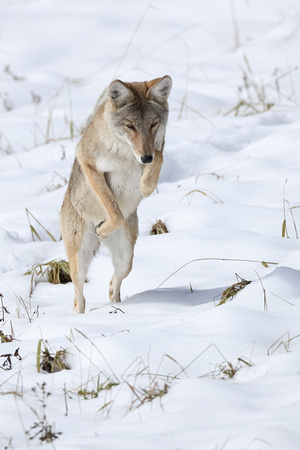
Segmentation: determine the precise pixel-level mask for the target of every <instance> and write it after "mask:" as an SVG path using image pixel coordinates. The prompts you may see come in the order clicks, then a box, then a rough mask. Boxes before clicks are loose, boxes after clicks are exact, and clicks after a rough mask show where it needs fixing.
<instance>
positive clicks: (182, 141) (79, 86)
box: [0, 0, 300, 450]
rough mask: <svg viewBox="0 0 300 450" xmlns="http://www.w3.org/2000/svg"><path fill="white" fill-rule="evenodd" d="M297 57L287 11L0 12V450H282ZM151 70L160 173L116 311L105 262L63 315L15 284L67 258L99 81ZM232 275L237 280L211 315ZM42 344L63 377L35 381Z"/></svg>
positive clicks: (205, 5)
mask: <svg viewBox="0 0 300 450" xmlns="http://www.w3.org/2000/svg"><path fill="white" fill-rule="evenodd" d="M299 56H300V5H299V1H297V0H285V1H279V0H224V1H221V0H211V1H209V2H208V1H205V0H198V1H196V0H185V1H182V0H179V1H171V0H161V1H158V0H152V1H150V2H148V1H141V0H139V1H138V0H131V1H130V2H125V1H121V0H110V1H109V2H108V1H104V0H87V1H86V2H83V1H80V0H64V1H62V0H0V120H1V121H0V293H1V294H2V296H3V297H2V305H0V308H1V310H0V319H1V322H0V330H1V331H2V333H3V335H5V336H7V335H13V337H14V338H15V339H14V340H12V341H11V342H8V343H5V342H3V343H0V366H1V370H0V405H1V407H0V448H1V449H12V448H13V449H23V448H24V449H26V448H36V447H39V446H40V445H41V440H40V437H41V433H40V434H37V435H36V436H35V434H36V433H38V432H39V431H40V430H41V428H43V426H46V425H48V426H49V428H50V430H51V431H52V433H54V434H55V435H56V437H57V438H56V439H54V440H53V442H52V443H44V444H43V445H46V446H51V447H52V448H56V449H71V448H72V449H85V448H91V449H104V450H115V449H123V450H127V449H128V450H129V449H130V450H132V449H145V450H146V449H147V450H148V449H149V450H150V449H151V450H153V449H154V450H161V449H164V450H192V449H197V450H198V449H200V450H221V449H222V450H242V449H247V450H254V449H262V450H264V449H268V450H269V449H276V450H282V449H285V450H299V449H300V244H299V239H298V235H299V234H300V173H299V171H300V98H299V89H300V75H299V73H300V71H299V70H297V67H298V65H299ZM165 74H169V75H171V76H172V78H173V82H174V87H173V90H172V92H171V96H170V102H169V105H170V118H169V125H168V130H167V136H166V147H165V162H164V166H163V170H162V173H161V177H160V183H159V185H158V191H157V192H156V193H155V194H153V195H152V196H151V197H150V198H148V199H144V200H143V201H142V203H141V205H140V207H139V210H138V214H139V223H140V235H139V238H138V241H137V245H136V250H135V259H134V265H133V270H132V272H131V274H130V275H129V276H128V278H127V279H126V280H125V281H124V283H123V287H122V300H123V301H122V303H121V304H120V305H118V306H119V308H120V310H115V309H114V308H112V306H110V304H109V302H108V283H109V279H110V276H111V274H112V264H111V260H110V256H109V253H108V251H107V249H105V247H103V248H102V249H101V251H100V252H99V254H98V255H97V256H96V257H95V259H94V261H93V263H92V265H91V267H90V270H89V273H88V280H89V282H88V283H86V285H85V296H86V300H87V312H86V314H84V315H76V314H75V313H74V312H73V309H72V308H73V285H72V284H71V283H68V284H65V285H63V284H61V285H53V284H50V283H49V282H47V281H42V280H39V279H36V280H35V283H36V284H35V286H34V289H32V288H31V276H30V275H24V274H25V272H26V271H28V270H29V269H30V268H31V267H32V265H34V264H42V263H45V262H48V261H50V260H52V259H56V258H58V259H64V258H66V254H65V250H64V245H63V242H62V241H61V240H60V229H59V211H60V207H61V203H62V200H63V196H64V192H65V189H66V183H67V180H68V177H69V174H70V170H71V166H72V163H73V159H74V151H75V147H76V143H77V142H78V140H79V139H80V134H81V133H82V131H83V129H84V127H85V125H86V123H87V121H88V120H89V117H91V115H92V114H93V112H94V109H95V106H96V104H97V102H98V101H99V99H101V98H103V94H104V92H105V88H106V87H107V85H108V84H109V83H110V82H111V81H112V80H113V79H114V78H120V79H122V80H124V81H134V80H135V81H142V80H150V79H152V78H156V77H159V76H163V75H165ZM26 209H27V210H28V211H29V212H30V213H31V214H32V216H31V215H29V218H30V222H31V224H32V226H34V228H35V229H36V231H37V232H38V234H39V236H40V239H41V240H38V239H37V237H35V240H34V241H33V239H32V234H31V230H30V226H29V221H28V217H27V215H26ZM33 216H34V218H36V219H37V220H38V221H39V223H40V224H41V225H42V226H43V227H44V228H45V229H46V230H48V231H49V232H50V233H51V234H52V235H53V237H54V238H55V239H56V241H53V240H52V239H51V238H50V236H49V235H48V234H47V233H46V231H45V229H44V228H43V227H42V226H41V225H39V224H38V222H37V221H36V220H35V219H34V218H33ZM159 219H160V220H162V221H163V222H164V223H165V224H166V226H167V228H168V230H169V233H168V234H163V235H156V236H152V235H150V230H151V227H152V225H153V224H154V223H155V222H156V221H157V220H159ZM284 221H285V222H284ZM284 223H285V225H286V226H285V227H284V226H283V225H284ZM195 259H197V260H198V261H195V262H191V261H193V260H195ZM253 261H254V262H253ZM255 261H256V262H255ZM189 262H191V263H190V264H187V263H189ZM262 262H269V263H273V264H268V267H265V266H266V264H262ZM185 264H187V265H186V266H185V267H183V268H181V267H182V266H184V265H185ZM179 268H181V270H179V271H178V272H176V273H174V272H175V271H176V270H177V269H179ZM173 273H174V274H173ZM172 274H173V275H172ZM236 274H238V276H239V277H241V278H243V279H245V280H248V281H251V283H250V284H248V285H247V286H245V288H244V289H243V290H241V291H240V292H239V293H238V294H237V295H236V296H235V297H234V298H233V299H231V300H230V299H229V300H228V301H227V302H226V303H225V304H223V305H221V306H217V305H218V303H219V302H220V296H221V294H222V292H223V291H224V289H226V288H228V287H229V286H231V285H233V284H234V283H236V282H237V278H236ZM170 275H172V276H171V277H170V278H168V277H169V276H170ZM167 278H168V279H167ZM166 279H167V280H166ZM165 280H166V281H165ZM158 286H160V287H159V288H158ZM41 339H42V340H43V341H42V342H44V343H46V341H47V343H48V349H49V350H50V351H51V352H52V353H53V354H55V352H56V351H59V350H62V349H64V350H66V351H67V360H68V363H69V365H70V370H63V371H60V372H57V373H53V374H49V373H47V372H43V371H42V372H41V373H38V370H37V352H38V350H37V347H38V343H39V342H41V341H40V340H41ZM16 349H19V355H20V357H21V358H22V359H21V360H20V359H18V358H17V357H16V356H11V357H10V359H11V365H12V367H11V370H5V369H8V368H9V366H8V365H7V364H5V363H7V362H8V361H7V356H3V355H9V354H11V355H14V353H15V351H16ZM42 349H43V347H42ZM231 375H234V376H233V377H230V376H231ZM111 382H112V383H115V384H116V385H114V386H111V385H108V383H111ZM43 383H46V384H45V385H44V391H45V392H47V393H48V392H49V393H51V395H49V396H47V398H46V399H45V406H44V409H43V407H42V403H43V402H42V396H43V389H42V386H43ZM102 383H104V387H105V386H106V387H107V388H108V387H110V389H102V390H101V389H100V385H101V384H102ZM32 388H34V389H35V391H34V390H32ZM84 391H85V393H86V397H91V393H92V392H94V393H96V392H97V396H96V398H84V395H82V393H83V392H84ZM149 392H150V394H151V393H160V394H161V396H160V397H159V396H157V397H156V398H155V399H153V400H152V401H151V402H148V401H147V399H148V397H149ZM88 394H89V395H88ZM162 394H164V395H162ZM43 414H45V417H43ZM35 423H37V424H38V425H37V426H36V428H32V427H34V424H35ZM59 433H61V434H59ZM30 438H32V439H30Z"/></svg>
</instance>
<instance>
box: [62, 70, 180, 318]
mask: <svg viewBox="0 0 300 450" xmlns="http://www.w3.org/2000/svg"><path fill="white" fill-rule="evenodd" d="M171 86H172V80H171V78H170V77H169V76H165V77H162V78H157V79H155V80H151V81H148V82H143V83H138V82H134V83H123V82H122V81H120V80H115V81H113V82H112V83H111V84H110V86H109V88H108V94H107V99H106V100H105V102H104V103H103V104H102V105H101V106H100V107H99V109H98V111H97V112H96V114H95V116H94V118H93V120H92V122H91V123H90V125H89V126H88V128H87V129H86V131H85V133H84V135H83V136H82V139H81V141H80V142H79V144H78V145H77V148H76V157H75V161H74V165H73V169H72V173H71V176H70V181H69V185H68V188H67V191H66V194H65V198H64V202H63V205H62V209H61V214H60V222H61V231H62V236H63V239H64V242H65V247H66V252H67V255H68V258H69V262H70V269H71V277H72V281H73V283H74V287H75V300H74V308H75V311H76V312H78V313H83V312H84V311H85V299H84V296H83V285H84V281H85V278H86V273H87V270H88V267H89V264H90V262H91V260H92V258H93V255H94V254H95V252H96V251H97V249H98V248H99V246H100V243H101V242H102V241H103V242H105V243H106V244H107V246H108V247H109V248H110V250H111V254H112V260H113V265H114V274H113V277H112V279H111V281H110V289H109V298H110V301H111V302H119V301H120V287H121V283H122V280H123V279H124V278H125V277H126V276H127V275H128V274H129V273H130V271H131V268H132V260H133V249H134V245H135V242H136V239H137V236H138V219H137V212H136V211H137V207H138V204H139V203H140V201H141V199H142V197H147V196H149V195H150V194H151V193H152V192H153V191H154V189H155V187H156V186H157V183H158V178H159V173H160V170H161V166H162V163H163V148H164V136H165V129H166V123H167V117H168V106H167V99H168V96H169V93H170V90H171Z"/></svg>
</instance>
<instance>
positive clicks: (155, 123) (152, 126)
mask: <svg viewBox="0 0 300 450" xmlns="http://www.w3.org/2000/svg"><path fill="white" fill-rule="evenodd" d="M157 124H158V122H153V123H152V124H151V125H150V128H154V127H156V125H157Z"/></svg>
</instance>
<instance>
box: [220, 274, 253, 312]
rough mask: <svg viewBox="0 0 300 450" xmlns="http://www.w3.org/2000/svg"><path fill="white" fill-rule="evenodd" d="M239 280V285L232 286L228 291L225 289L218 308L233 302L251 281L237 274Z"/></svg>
mask: <svg viewBox="0 0 300 450" xmlns="http://www.w3.org/2000/svg"><path fill="white" fill-rule="evenodd" d="M235 276H236V278H237V280H238V281H237V283H234V284H232V285H231V286H229V287H228V288H227V289H225V290H224V291H223V292H222V294H221V300H220V301H219V303H218V304H217V306H220V305H224V303H226V302H227V301H230V300H232V299H233V298H234V297H235V296H236V295H237V294H238V293H239V292H240V291H241V290H242V289H244V288H245V287H246V286H247V285H248V284H250V283H251V281H248V280H245V279H244V278H242V277H240V276H239V275H238V274H237V273H236V274H235Z"/></svg>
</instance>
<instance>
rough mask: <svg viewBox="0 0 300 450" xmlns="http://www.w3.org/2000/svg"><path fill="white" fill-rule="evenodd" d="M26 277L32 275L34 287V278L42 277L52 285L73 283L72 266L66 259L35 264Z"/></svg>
mask: <svg viewBox="0 0 300 450" xmlns="http://www.w3.org/2000/svg"><path fill="white" fill-rule="evenodd" d="M25 275H31V278H32V283H31V284H32V286H33V278H34V276H38V277H41V278H42V279H43V280H44V281H45V280H46V281H49V283H52V284H66V283H70V282H71V281H72V279H71V275H70V264H69V263H68V261H65V260H64V259H53V260H51V261H48V262H46V263H43V264H34V265H33V266H32V267H31V269H30V270H28V271H27V272H26V273H25ZM31 291H32V289H31Z"/></svg>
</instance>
